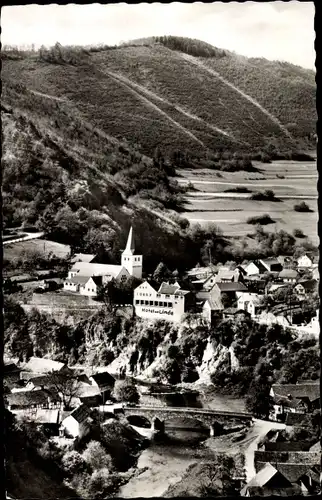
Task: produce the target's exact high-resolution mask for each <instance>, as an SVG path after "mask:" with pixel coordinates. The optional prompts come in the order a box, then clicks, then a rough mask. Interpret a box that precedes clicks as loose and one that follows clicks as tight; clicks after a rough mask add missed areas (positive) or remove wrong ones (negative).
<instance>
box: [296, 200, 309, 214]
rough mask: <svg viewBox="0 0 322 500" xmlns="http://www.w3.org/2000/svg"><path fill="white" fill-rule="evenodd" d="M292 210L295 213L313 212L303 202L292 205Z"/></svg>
mask: <svg viewBox="0 0 322 500" xmlns="http://www.w3.org/2000/svg"><path fill="white" fill-rule="evenodd" d="M294 210H295V212H313V210H312V209H311V208H310V207H309V206H308V204H307V203H305V201H301V203H298V204H296V205H294Z"/></svg>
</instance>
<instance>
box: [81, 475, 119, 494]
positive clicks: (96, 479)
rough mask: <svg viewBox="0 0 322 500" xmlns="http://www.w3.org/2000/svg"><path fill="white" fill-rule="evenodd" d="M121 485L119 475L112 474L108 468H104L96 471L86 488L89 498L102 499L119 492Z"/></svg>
mask: <svg viewBox="0 0 322 500" xmlns="http://www.w3.org/2000/svg"><path fill="white" fill-rule="evenodd" d="M119 485H120V478H119V476H118V475H116V474H110V473H109V470H108V469H106V468H103V469H100V470H97V471H94V472H93V474H92V476H91V477H90V479H89V481H88V486H87V488H86V490H87V495H88V498H93V499H102V500H103V499H106V498H109V497H111V496H113V495H114V494H115V493H116V492H117V490H118V488H119ZM87 495H86V496H87Z"/></svg>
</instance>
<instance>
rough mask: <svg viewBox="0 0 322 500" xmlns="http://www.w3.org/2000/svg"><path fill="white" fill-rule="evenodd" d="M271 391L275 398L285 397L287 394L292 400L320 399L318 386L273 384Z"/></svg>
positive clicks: (317, 384)
mask: <svg viewBox="0 0 322 500" xmlns="http://www.w3.org/2000/svg"><path fill="white" fill-rule="evenodd" d="M272 389H273V391H274V394H275V395H276V396H284V397H287V396H288V395H289V394H291V395H292V397H293V398H308V399H309V400H310V401H315V400H316V399H318V398H319V397H320V384H319V382H318V383H316V384H315V383H314V384H312V383H311V384H273V385H272Z"/></svg>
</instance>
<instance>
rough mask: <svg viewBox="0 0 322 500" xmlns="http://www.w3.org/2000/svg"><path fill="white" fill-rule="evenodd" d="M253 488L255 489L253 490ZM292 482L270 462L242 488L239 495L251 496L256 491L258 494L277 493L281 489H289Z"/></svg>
mask: <svg viewBox="0 0 322 500" xmlns="http://www.w3.org/2000/svg"><path fill="white" fill-rule="evenodd" d="M254 488H256V490H255V491H254ZM291 488H292V483H291V482H290V481H289V480H288V479H287V478H286V477H285V476H284V475H283V474H282V473H281V472H280V471H278V470H277V469H276V468H275V467H273V465H272V464H270V463H266V464H265V466H264V467H263V468H262V469H261V470H260V471H259V472H257V474H256V475H255V476H254V477H253V478H252V479H251V480H250V481H249V482H248V483H247V484H246V486H244V487H243V488H242V490H241V491H240V495H241V496H253V495H254V493H255V492H256V494H257V495H259V496H268V495H272V494H274V493H275V494H277V493H276V492H277V491H279V490H282V489H291Z"/></svg>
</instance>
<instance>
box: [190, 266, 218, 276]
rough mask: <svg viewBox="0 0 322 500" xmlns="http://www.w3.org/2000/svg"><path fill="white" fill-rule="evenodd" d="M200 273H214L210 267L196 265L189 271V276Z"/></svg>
mask: <svg viewBox="0 0 322 500" xmlns="http://www.w3.org/2000/svg"><path fill="white" fill-rule="evenodd" d="M198 274H214V272H213V270H212V269H211V268H210V267H194V268H193V269H190V270H189V271H188V272H187V275H188V276H196V275H198Z"/></svg>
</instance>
